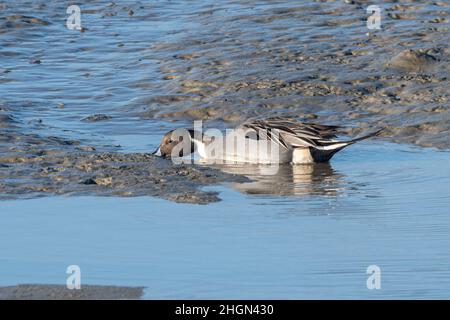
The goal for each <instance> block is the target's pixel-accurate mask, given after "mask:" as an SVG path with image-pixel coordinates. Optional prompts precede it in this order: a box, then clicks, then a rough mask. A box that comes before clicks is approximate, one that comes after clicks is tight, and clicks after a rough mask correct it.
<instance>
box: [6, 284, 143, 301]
mask: <svg viewBox="0 0 450 320" xmlns="http://www.w3.org/2000/svg"><path fill="white" fill-rule="evenodd" d="M143 292H144V288H143V287H119V286H96V285H83V286H82V287H81V289H79V290H69V289H67V287H66V286H63V285H43V284H21V285H17V286H9V287H0V300H106V299H107V300H123V299H133V300H135V299H139V298H140V297H141V296H142V294H143Z"/></svg>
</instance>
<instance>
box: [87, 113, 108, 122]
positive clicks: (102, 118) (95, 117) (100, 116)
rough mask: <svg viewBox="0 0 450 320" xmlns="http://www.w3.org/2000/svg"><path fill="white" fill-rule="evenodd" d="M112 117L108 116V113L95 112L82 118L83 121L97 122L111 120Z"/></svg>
mask: <svg viewBox="0 0 450 320" xmlns="http://www.w3.org/2000/svg"><path fill="white" fill-rule="evenodd" d="M110 119H112V117H111V116H108V115H106V114H93V115H91V116H88V117H86V118H83V119H81V121H85V122H97V121H105V120H110Z"/></svg>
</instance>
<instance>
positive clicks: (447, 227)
mask: <svg viewBox="0 0 450 320" xmlns="http://www.w3.org/2000/svg"><path fill="white" fill-rule="evenodd" d="M449 160H450V153H449V152H442V151H441V152H438V151H434V150H430V149H428V150H423V149H419V148H413V147H406V146H401V145H391V144H381V143H362V144H359V145H355V146H353V147H352V148H351V149H350V148H349V149H348V150H346V151H344V152H342V153H341V154H340V155H338V156H337V157H336V158H335V161H333V162H332V163H331V168H328V170H325V172H326V173H325V174H324V173H323V172H324V170H319V172H321V173H322V175H325V176H322V177H320V175H319V177H318V176H317V175H312V176H311V179H316V182H315V184H314V185H311V184H310V183H305V180H302V181H300V183H298V184H297V186H296V188H294V186H293V185H292V189H291V191H292V190H297V191H299V192H297V193H296V194H292V195H286V194H284V195H283V196H280V195H277V194H276V192H272V195H267V194H266V195H264V196H263V195H261V194H256V195H255V194H248V193H246V192H245V191H246V190H245V187H242V186H241V188H239V191H237V190H238V189H235V188H233V186H232V185H228V186H223V187H214V189H215V190H219V191H220V197H221V198H222V201H221V202H218V203H214V204H210V205H207V206H201V205H188V204H174V203H172V202H168V201H165V200H159V199H155V198H148V197H140V198H110V197H108V198H97V197H82V198H78V197H53V198H43V199H34V200H26V201H3V202H2V210H1V213H0V219H1V221H2V224H1V232H0V252H1V253H2V254H1V256H0V265H1V266H2V267H1V274H2V276H1V280H0V285H12V284H16V283H55V284H64V283H65V277H66V275H65V268H66V267H67V266H68V265H70V264H78V265H79V266H80V267H81V269H82V283H86V284H114V285H129V286H132V285H136V286H145V287H146V290H145V295H144V298H236V299H239V298H261V299H262V298H288V299H295V298H306V299H309V298H430V299H432V298H450V296H449V292H450V280H449V279H450V248H449V246H448V243H450V220H449V219H448V214H449V208H450V197H449V194H450V178H449V177H450V168H449V166H448V165H447V164H448V161H449ZM303 175H305V174H303ZM265 179H270V177H269V176H266V177H265ZM274 179H276V177H274ZM307 179H309V178H307ZM302 184H303V187H301V186H302ZM288 185H289V183H288V184H287V186H285V189H286V188H289V186H288ZM250 189H252V188H250ZM266 191H267V190H266ZM266 193H271V192H266ZM369 265H378V266H379V267H380V268H381V289H380V290H368V289H367V288H366V279H367V277H368V276H367V275H366V269H367V267H368V266H369Z"/></svg>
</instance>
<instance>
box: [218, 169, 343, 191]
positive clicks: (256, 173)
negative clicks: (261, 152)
mask: <svg viewBox="0 0 450 320" xmlns="http://www.w3.org/2000/svg"><path fill="white" fill-rule="evenodd" d="M217 167H218V168H219V169H220V170H222V171H224V172H227V173H233V174H240V175H244V176H247V177H248V178H250V179H251V182H246V183H233V184H232V187H233V188H234V189H236V190H238V191H240V192H243V193H246V194H261V195H328V196H336V195H338V193H339V191H340V190H342V185H343V181H342V178H343V177H344V176H343V175H342V174H340V173H338V172H336V171H335V170H334V169H333V168H332V167H331V165H330V164H329V163H316V164H308V165H289V164H285V165H279V166H278V167H277V168H275V167H273V166H268V165H256V164H255V165H253V164H245V165H242V164H239V165H231V164H226V165H218V166H217ZM276 169H278V170H276Z"/></svg>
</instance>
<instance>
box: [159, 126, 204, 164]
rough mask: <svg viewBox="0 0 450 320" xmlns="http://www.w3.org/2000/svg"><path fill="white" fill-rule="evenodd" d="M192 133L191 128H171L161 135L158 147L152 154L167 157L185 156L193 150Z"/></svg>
mask: <svg viewBox="0 0 450 320" xmlns="http://www.w3.org/2000/svg"><path fill="white" fill-rule="evenodd" d="M193 135H194V131H193V130H187V129H176V130H171V131H169V132H167V133H166V134H165V135H164V136H163V137H162V139H161V143H160V145H159V147H158V149H157V150H156V151H155V152H153V154H154V155H156V156H160V157H163V158H169V159H170V158H176V157H183V156H187V155H189V154H191V153H192V152H194V151H195V145H194V142H193V139H192V138H193Z"/></svg>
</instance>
